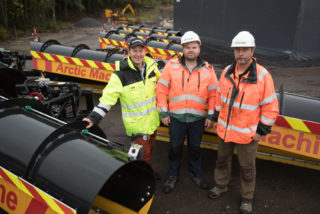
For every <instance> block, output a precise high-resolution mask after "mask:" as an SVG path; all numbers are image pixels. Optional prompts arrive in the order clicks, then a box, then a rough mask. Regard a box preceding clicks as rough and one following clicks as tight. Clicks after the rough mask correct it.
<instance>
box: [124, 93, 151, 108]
mask: <svg viewBox="0 0 320 214" xmlns="http://www.w3.org/2000/svg"><path fill="white" fill-rule="evenodd" d="M155 101H156V97H155V96H154V97H152V98H150V99H147V100H144V101H142V102H140V103H135V104H130V105H125V104H122V103H121V107H122V108H125V109H134V108H139V107H142V106H146V105H148V104H150V103H153V102H155Z"/></svg>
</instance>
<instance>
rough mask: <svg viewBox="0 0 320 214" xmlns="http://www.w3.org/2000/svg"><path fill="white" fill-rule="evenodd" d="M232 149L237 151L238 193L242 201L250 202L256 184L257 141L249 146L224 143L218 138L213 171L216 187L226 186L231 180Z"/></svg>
mask: <svg viewBox="0 0 320 214" xmlns="http://www.w3.org/2000/svg"><path fill="white" fill-rule="evenodd" d="M234 149H236V150H237V156H238V161H239V165H240V183H241V186H240V193H241V196H242V199H243V200H248V201H252V200H253V197H254V189H255V184H256V155H257V149H258V141H252V142H251V143H249V144H238V143H231V142H230V143H225V142H223V140H222V139H221V138H219V146H218V159H217V162H216V168H215V171H214V179H215V182H216V185H217V186H218V187H220V188H223V187H225V186H227V185H228V184H229V182H230V179H231V162H232V155H233V152H234Z"/></svg>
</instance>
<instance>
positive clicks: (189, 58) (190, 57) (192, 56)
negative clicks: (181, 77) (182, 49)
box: [184, 54, 198, 61]
mask: <svg viewBox="0 0 320 214" xmlns="http://www.w3.org/2000/svg"><path fill="white" fill-rule="evenodd" d="M184 58H185V60H187V61H194V60H197V59H198V55H196V54H185V55H184Z"/></svg>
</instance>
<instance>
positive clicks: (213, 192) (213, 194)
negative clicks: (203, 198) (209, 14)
mask: <svg viewBox="0 0 320 214" xmlns="http://www.w3.org/2000/svg"><path fill="white" fill-rule="evenodd" d="M225 192H228V187H223V188H219V187H217V186H215V187H213V188H212V189H210V190H209V192H208V197H209V198H211V199H216V198H218V197H220V195H222V194H223V193H225Z"/></svg>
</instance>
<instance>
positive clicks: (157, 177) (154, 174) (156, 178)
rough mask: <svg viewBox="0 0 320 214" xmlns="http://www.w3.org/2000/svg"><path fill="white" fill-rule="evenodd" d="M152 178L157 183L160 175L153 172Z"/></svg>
mask: <svg viewBox="0 0 320 214" xmlns="http://www.w3.org/2000/svg"><path fill="white" fill-rule="evenodd" d="M153 177H154V179H155V180H157V181H159V180H161V175H160V174H159V173H157V172H155V171H154V172H153Z"/></svg>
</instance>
